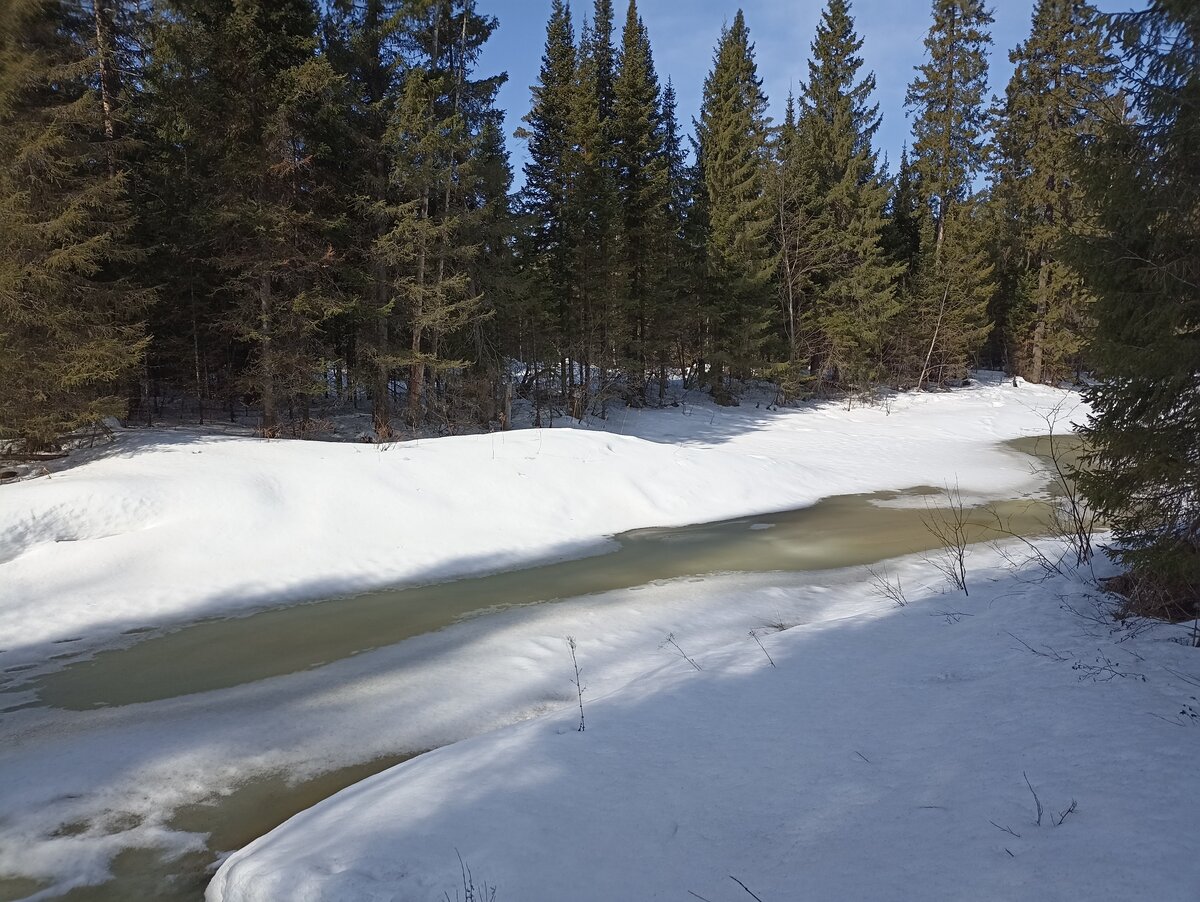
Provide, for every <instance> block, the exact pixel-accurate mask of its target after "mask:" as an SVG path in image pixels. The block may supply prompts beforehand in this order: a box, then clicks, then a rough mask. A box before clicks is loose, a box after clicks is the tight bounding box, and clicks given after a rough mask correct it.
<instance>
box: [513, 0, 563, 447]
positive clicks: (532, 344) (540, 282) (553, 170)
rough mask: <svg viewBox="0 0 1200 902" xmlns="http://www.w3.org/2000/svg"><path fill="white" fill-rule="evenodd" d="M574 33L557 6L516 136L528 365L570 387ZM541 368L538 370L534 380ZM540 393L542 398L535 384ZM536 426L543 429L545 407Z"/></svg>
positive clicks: (558, 1) (558, 3)
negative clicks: (524, 152)
mask: <svg viewBox="0 0 1200 902" xmlns="http://www.w3.org/2000/svg"><path fill="white" fill-rule="evenodd" d="M575 68H576V47H575V33H574V29H573V26H572V24H571V10H570V7H569V6H568V5H567V4H566V3H565V2H564V0H553V4H552V7H551V12H550V19H549V21H548V22H547V24H546V43H545V49H544V50H543V52H542V62H541V68H540V70H539V72H538V81H537V84H535V85H534V86H533V102H532V107H531V109H530V111H529V113H528V114H527V115H526V116H525V118H524V120H523V121H524V122H525V125H526V126H527V127H525V128H521V129H518V131H517V136H518V137H521V138H525V139H526V140H527V141H528V144H529V159H528V161H527V162H526V163H525V169H524V174H525V185H524V188H523V189H522V192H521V199H520V210H521V213H522V216H523V220H524V228H523V231H522V236H521V257H522V260H523V266H524V269H525V272H526V274H527V278H528V280H529V283H530V287H531V289H532V291H533V295H532V297H531V304H530V306H529V308H528V310H527V313H526V316H525V319H526V321H527V323H528V330H527V331H528V333H529V341H528V343H527V344H526V345H525V346H524V347H523V348H522V349H521V350H522V351H523V352H524V353H523V356H524V358H525V359H526V360H529V361H531V362H547V363H548V362H551V361H553V362H554V363H556V364H558V366H559V367H560V373H561V374H562V381H563V383H565V381H566V368H567V363H566V353H567V347H568V346H569V345H571V343H572V331H573V330H572V327H571V297H570V295H571V285H572V280H571V272H572V265H571V264H572V233H573V230H572V223H571V221H570V218H569V202H568V194H569V192H570V190H571V189H572V183H573V176H572V172H571V167H572V164H573V159H574V157H573V151H572V145H571V139H570V135H571V131H572V113H573V110H574V109H575V102H574V93H575V89H574V81H575ZM539 371H540V368H538V369H535V374H536V373H538V372H539ZM534 394H535V396H536V397H538V398H539V399H540V397H541V395H540V394H539V393H538V391H537V386H534ZM535 422H536V423H538V424H539V425H540V423H541V407H540V403H539V404H538V405H537V407H536V410H535Z"/></svg>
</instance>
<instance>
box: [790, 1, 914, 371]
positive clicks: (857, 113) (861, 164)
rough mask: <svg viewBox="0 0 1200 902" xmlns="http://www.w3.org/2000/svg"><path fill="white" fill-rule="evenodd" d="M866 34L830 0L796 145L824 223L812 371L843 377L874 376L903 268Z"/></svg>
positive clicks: (816, 237) (842, 5)
mask: <svg viewBox="0 0 1200 902" xmlns="http://www.w3.org/2000/svg"><path fill="white" fill-rule="evenodd" d="M862 43H863V42H862V39H861V38H860V37H859V36H858V35H857V33H856V32H855V30H854V21H853V19H852V18H851V17H850V9H849V4H848V3H847V2H846V0H829V2H828V3H827V5H826V8H825V10H824V12H823V13H822V16H821V21H820V23H819V24H818V26H817V33H816V38H815V39H814V41H813V43H812V55H811V58H810V62H809V67H808V68H809V77H808V81H807V83H806V84H805V85H804V90H803V92H802V93H801V97H800V114H799V120H798V123H797V134H796V144H797V148H796V153H797V154H799V155H801V156H802V157H804V158H805V159H806V161H807V172H806V173H804V175H802V176H801V177H807V178H809V179H811V181H812V187H811V188H810V189H809V190H810V191H812V192H814V195H815V202H816V204H817V207H818V209H819V211H820V215H819V217H814V221H816V222H819V223H820V224H821V229H820V230H819V233H818V234H812V235H810V236H808V240H809V241H812V242H815V243H816V245H817V247H815V248H814V250H815V251H816V255H817V259H818V260H819V261H820V263H819V270H818V272H817V273H816V280H815V286H814V287H815V292H814V296H813V300H814V304H813V307H812V309H811V310H810V315H811V318H812V323H813V326H814V328H815V332H816V341H815V347H814V348H813V350H814V353H813V358H814V366H813V372H812V375H813V376H814V377H816V378H817V379H818V380H819V379H821V378H822V377H823V375H824V374H825V373H826V372H828V373H829V374H830V375H831V376H832V378H833V380H834V382H836V383H852V384H859V385H861V384H864V383H866V382H870V381H872V380H874V379H877V378H878V376H879V375H880V368H881V366H882V360H883V344H884V340H885V331H884V330H885V328H886V324H887V322H888V320H889V318H890V317H891V316H892V315H894V313H895V303H894V294H895V286H894V283H895V280H896V277H897V276H898V275H899V268H898V267H897V266H895V265H893V264H892V263H890V262H889V261H888V260H887V258H886V256H885V254H884V249H883V246H882V234H883V229H884V219H883V211H884V207H885V205H886V204H887V200H888V187H887V185H886V183H885V182H884V181H883V180H881V179H880V177H879V173H878V171H877V168H878V167H877V157H876V154H875V151H874V150H873V149H872V146H871V141H872V138H873V137H874V134H875V132H876V130H877V129H878V127H879V107H878V105H877V104H874V103H872V102H871V95H872V94H873V93H874V89H875V76H874V74H872V73H868V74H867V75H865V76H863V77H862V78H861V79H859V78H858V71H859V69H860V68H861V67H862V58H861V57H860V56H858V52H859V51H860V50H861V49H862Z"/></svg>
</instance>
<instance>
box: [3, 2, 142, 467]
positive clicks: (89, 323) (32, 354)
mask: <svg viewBox="0 0 1200 902" xmlns="http://www.w3.org/2000/svg"><path fill="white" fill-rule="evenodd" d="M84 12H85V11H84V10H81V9H80V8H79V7H77V6H76V5H74V4H68V3H61V2H57V0H13V2H10V3H7V4H6V5H5V6H4V7H3V8H2V9H0V380H2V382H3V385H4V393H5V402H4V404H3V405H0V438H3V439H8V440H10V441H12V440H15V442H16V443H17V445H18V446H19V447H21V448H23V449H24V450H25V451H39V450H45V449H49V448H52V447H54V445H55V443H56V440H57V439H58V438H59V437H60V436H62V435H63V434H64V433H66V432H68V431H70V430H72V429H76V428H79V427H82V426H86V425H89V424H94V423H96V422H97V421H99V420H100V419H101V418H103V417H105V416H113V415H117V414H119V413H120V412H121V410H122V408H123V402H122V401H121V400H120V399H119V398H118V396H117V391H118V389H119V386H120V385H121V382H122V380H123V379H125V378H126V377H127V376H128V374H129V373H130V372H131V371H132V370H133V369H134V367H136V366H137V364H138V361H139V359H140V357H141V354H142V352H143V350H144V347H145V339H144V336H143V331H142V326H141V325H140V319H141V317H142V314H143V313H144V310H145V308H146V306H147V304H148V303H149V302H150V301H151V300H152V294H151V293H150V292H149V291H146V290H144V289H141V288H138V287H137V284H136V281H135V280H134V279H132V278H131V275H130V270H131V267H132V266H133V264H135V263H136V262H137V261H138V260H139V258H140V256H141V254H140V251H139V249H138V248H137V246H136V245H135V244H134V243H133V241H132V238H131V235H132V226H133V214H132V210H131V206H130V203H129V195H128V191H129V177H128V175H127V173H126V171H125V169H124V167H123V165H121V164H120V163H119V162H118V158H119V156H120V153H121V151H120V148H119V146H118V145H117V143H116V142H117V141H118V140H119V138H120V135H119V134H117V132H116V129H115V128H114V121H115V119H114V117H115V103H116V102H117V101H118V99H119V98H118V97H117V96H116V95H115V94H112V93H110V94H109V95H108V99H109V105H108V107H107V108H106V106H105V101H104V96H103V94H102V92H101V90H100V89H99V81H100V74H101V72H102V71H103V68H104V66H105V64H106V62H107V63H111V59H109V58H108V57H107V54H108V53H109V49H106V48H105V46H104V45H103V44H97V42H96V23H95V20H94V19H93V18H92V17H90V16H86V15H83V14H82V13H84ZM114 84H115V82H114V81H113V80H111V79H110V81H109V83H108V90H109V91H110V92H111V91H112V90H113V89H114Z"/></svg>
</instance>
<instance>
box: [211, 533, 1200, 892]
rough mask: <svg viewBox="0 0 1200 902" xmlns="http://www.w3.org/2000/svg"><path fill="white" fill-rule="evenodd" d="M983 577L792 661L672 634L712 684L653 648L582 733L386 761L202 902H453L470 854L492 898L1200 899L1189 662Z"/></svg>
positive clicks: (525, 733)
mask: <svg viewBox="0 0 1200 902" xmlns="http://www.w3.org/2000/svg"><path fill="white" fill-rule="evenodd" d="M972 568H973V569H972V582H973V584H974V587H975V591H973V592H972V594H971V596H970V597H969V598H965V597H963V596H962V595H961V593H949V594H947V592H946V591H945V588H944V586H939V585H938V584H937V581H936V579H935V578H934V577H935V574H934V572H933V571H932V570H931V568H930V567H929V566H928V564H925V563H923V562H921V561H917V560H906V561H902V562H896V563H894V565H893V569H894V571H895V572H896V573H897V574H899V575H901V576H902V577H903V578H904V581H905V583H906V585H910V586H923V587H924V588H921V589H919V590H918V591H916V592H914V593H912V594H911V596H910V602H911V603H910V604H909V605H908V606H907V607H904V608H895V607H889V606H888V605H886V604H884V603H881V602H880V601H879V599H874V603H873V604H870V605H864V599H865V598H868V597H869V596H870V593H869V591H868V588H867V585H866V584H865V582H861V581H849V582H846V583H844V584H842V585H839V586H836V587H835V588H834V589H833V590H832V595H833V596H834V597H833V598H831V599H830V600H829V601H828V602H827V604H826V605H825V608H824V611H823V614H822V616H821V617H820V618H819V619H818V620H816V621H815V622H811V623H807V624H803V625H798V626H795V627H793V628H791V629H789V630H786V631H784V632H779V633H775V634H771V635H763V636H761V638H762V640H763V643H764V645H765V646H766V649H767V651H768V652H769V653H770V656H771V658H772V659H773V660H774V662H775V664H776V665H777V666H775V667H772V666H771V665H770V664H769V663H768V661H767V659H766V657H765V655H764V654H763V653H762V652H761V651H760V649H759V648H758V647H757V646H756V645H755V644H754V643H753V642H751V641H750V640H749V639H748V638H747V637H746V636H745V635H744V634H743V635H742V636H741V637H739V636H738V635H737V633H736V632H734V631H732V630H731V631H730V632H729V633H728V634H727V635H726V637H725V641H724V642H723V643H719V644H716V645H708V644H706V643H705V642H704V641H703V640H699V639H698V637H695V636H688V635H686V634H681V635H680V637H679V639H680V642H681V645H683V647H684V648H685V650H686V651H687V652H688V654H689V655H691V656H692V657H694V658H695V659H696V660H697V662H698V664H699V665H700V666H701V667H702V668H703V669H702V670H700V671H696V670H695V669H693V668H692V667H691V666H689V664H688V663H686V662H685V661H684V660H682V659H681V658H679V657H672V656H670V655H667V654H666V653H663V654H662V657H661V660H660V661H659V663H658V664H657V665H656V666H653V667H650V668H647V669H646V670H645V671H644V672H643V673H642V674H641V675H639V676H638V677H636V678H635V679H632V680H630V681H629V682H628V683H626V684H624V685H622V686H620V687H619V688H616V689H612V690H611V691H609V683H608V681H607V680H604V681H602V686H601V687H600V691H589V692H588V693H586V694H585V699H584V704H585V710H586V716H587V729H586V732H582V733H580V732H577V730H576V722H577V720H578V714H577V711H576V709H575V707H574V704H573V699H572V703H567V704H564V705H563V706H562V708H561V709H560V710H558V711H555V712H552V713H548V714H547V715H545V716H543V717H541V718H538V719H535V720H531V721H527V722H524V723H520V724H517V725H514V726H511V727H508V728H505V729H502V730H498V731H495V732H492V733H488V734H486V735H482V736H479V737H476V738H474V739H471V740H468V741H465V742H460V743H458V744H456V745H453V746H449V747H446V748H442V749H439V750H437V751H434V752H430V753H428V754H426V755H422V756H420V757H418V758H416V759H413V760H411V761H409V762H406V763H404V764H402V765H400V766H398V767H395V768H393V769H391V770H388V771H385V772H383V773H381V774H379V775H377V776H375V777H373V778H371V779H369V780H366V781H364V782H362V783H360V784H358V785H355V786H353V787H351V788H349V789H347V790H344V791H343V792H341V793H340V794H338V795H336V796H334V797H332V798H331V799H328V800H326V801H325V802H323V803H320V804H318V805H317V806H315V807H314V808H311V809H309V810H308V811H306V812H304V813H302V814H300V815H298V816H297V817H295V818H293V819H292V820H290V821H289V822H287V823H286V824H284V825H283V826H282V827H280V828H278V829H277V830H275V831H274V832H272V833H270V834H268V835H267V836H265V837H263V838H261V839H259V840H257V841H256V842H254V843H252V844H251V845H250V846H248V847H247V848H245V849H243V850H241V851H240V852H238V853H236V854H234V855H233V856H232V857H231V858H230V859H229V860H228V861H227V862H226V863H225V864H224V865H223V867H222V868H221V869H220V871H219V872H218V874H217V876H216V878H215V879H214V880H213V882H212V883H211V885H210V887H209V890H208V895H207V898H208V900H209V902H268V900H278V899H289V900H292V902H316V900H326V902H328V900H384V899H414V900H415V899H430V900H432V899H443V898H455V897H456V895H455V894H456V893H461V890H462V886H463V884H462V877H461V871H460V864H459V859H458V856H459V855H460V854H461V856H462V860H463V861H464V862H466V864H467V865H468V866H469V867H470V869H471V873H472V875H473V878H474V882H475V885H476V888H477V889H478V888H482V887H485V886H486V887H495V888H496V890H497V894H496V898H497V899H521V900H552V899H576V900H581V902H589V900H597V902H598V900H611V899H680V898H690V896H689V895H688V894H689V893H692V894H695V896H697V897H701V898H705V899H709V900H714V902H715V900H736V899H742V898H749V897H748V896H747V895H746V893H745V892H744V891H743V889H742V888H741V887H739V886H738V885H737V884H736V883H735V882H734V881H733V879H732V878H736V879H737V880H739V881H741V882H742V883H744V884H745V886H746V887H747V888H748V889H750V890H751V891H753V893H755V894H756V896H757V897H759V898H762V899H764V900H781V899H798V898H813V899H846V898H849V899H918V898H919V899H926V900H942V899H945V900H957V899H964V898H970V899H989V900H1006V899H1012V900H1024V899H1031V898H1038V899H1049V900H1056V899H1061V900H1074V899H1092V900H1109V899H1111V900H1125V899H1134V898H1143V899H1156V900H1162V902H1170V900H1180V902H1184V900H1188V902H1190V900H1194V899H1195V898H1196V887H1197V886H1200V859H1198V858H1197V856H1196V855H1195V854H1194V852H1195V849H1194V837H1195V828H1196V826H1197V815H1196V810H1195V799H1196V793H1197V790H1198V789H1200V778H1198V777H1197V774H1196V770H1195V767H1194V753H1195V748H1196V742H1197V740H1198V737H1200V734H1197V732H1196V730H1197V729H1200V724H1197V723H1196V722H1195V718H1194V713H1193V715H1188V714H1187V711H1188V710H1193V711H1194V706H1195V698H1194V697H1195V695H1196V694H1197V687H1198V686H1200V682H1193V683H1189V682H1187V681H1186V680H1185V679H1183V678H1181V675H1184V676H1186V672H1188V671H1190V672H1191V673H1192V674H1193V675H1195V674H1196V673H1197V662H1196V655H1197V651H1196V650H1195V649H1193V648H1188V647H1185V646H1184V645H1183V644H1179V643H1177V642H1173V641H1170V640H1171V639H1179V638H1181V635H1180V633H1179V631H1177V630H1174V629H1172V628H1170V627H1165V626H1156V627H1153V628H1149V629H1147V630H1145V631H1144V632H1142V633H1141V634H1140V635H1135V634H1134V631H1120V630H1118V631H1116V632H1115V633H1114V632H1113V631H1112V630H1111V629H1109V628H1107V627H1106V626H1103V625H1101V624H1099V623H1096V622H1093V621H1092V620H1090V619H1088V618H1086V617H1081V616H1079V614H1076V613H1071V612H1070V611H1068V610H1066V609H1064V607H1063V606H1062V605H1061V604H1060V602H1059V601H1058V600H1057V599H1056V596H1062V597H1063V598H1065V599H1067V600H1068V601H1069V602H1070V604H1071V606H1072V607H1073V608H1075V609H1076V610H1092V609H1093V608H1091V607H1090V606H1093V605H1095V604H1097V603H1098V599H1097V598H1096V597H1095V594H1096V593H1095V589H1094V588H1089V585H1088V583H1087V582H1086V581H1084V580H1083V579H1081V578H1079V577H1077V576H1073V575H1067V576H1060V575H1050V576H1047V574H1045V573H1044V572H1042V571H1041V570H1040V569H1038V568H1037V567H1036V565H1026V566H1024V567H1019V568H1016V569H1014V568H1013V567H1012V566H1010V565H1009V564H1008V563H1007V562H1006V561H1005V560H1004V559H1003V558H1002V557H1001V556H999V555H998V554H997V553H996V552H994V551H986V550H976V551H974V552H972ZM723 588H724V591H725V592H727V593H728V596H727V599H726V600H727V603H728V604H729V605H731V606H735V605H737V604H739V603H740V602H741V600H742V597H741V592H740V591H739V587H738V585H737V583H736V582H733V583H727V584H725V586H724V587H723ZM749 594H753V592H751V593H749ZM1021 641H1026V642H1028V643H1030V645H1031V646H1033V647H1034V648H1035V649H1038V650H1041V651H1042V652H1043V654H1042V655H1038V654H1034V653H1031V652H1030V651H1029V650H1028V649H1026V648H1025V647H1024V646H1022V644H1021ZM600 644H601V647H600V648H599V649H597V648H596V643H594V642H589V641H588V639H586V638H584V639H581V641H580V645H579V653H580V661H581V665H582V667H583V668H584V671H585V680H586V679H587V677H586V674H587V672H588V670H589V669H591V668H594V667H596V666H597V663H596V662H597V661H599V662H603V660H604V658H605V656H606V654H608V651H607V650H606V649H605V648H604V647H603V646H604V643H600ZM1050 649H1052V650H1053V653H1051V652H1050V651H1049V650H1050ZM558 663H559V667H558V670H559V674H560V679H562V681H563V682H564V683H566V681H567V678H568V676H569V674H570V670H569V666H570V665H569V659H568V658H567V657H566V651H565V646H564V647H563V648H561V649H560V654H559V662H558ZM599 666H600V667H601V669H603V667H604V665H603V663H600V664H599ZM1106 666H1107V667H1108V668H1109V670H1105V669H1104V668H1105V667H1106ZM1110 671H1115V672H1117V673H1119V674H1120V675H1119V676H1111V675H1110ZM1143 678H1144V679H1143ZM568 688H572V687H568ZM1189 698H1190V699H1191V700H1190V702H1189ZM1189 704H1190V705H1191V706H1193V708H1191V709H1189V708H1188V705H1189ZM1026 778H1028V780H1029V783H1030V785H1031V786H1032V790H1033V791H1032V792H1031V789H1030V787H1028V786H1027V785H1026ZM1034 792H1036V794H1037V798H1038V799H1040V801H1041V803H1042V805H1043V806H1044V814H1043V815H1042V823H1041V824H1040V825H1038V824H1037V823H1036V820H1037V813H1036V803H1035V798H1034V795H1033V793H1034ZM1072 805H1074V806H1075V807H1074V809H1073V810H1072ZM1060 820H1061V823H1059V821H1060Z"/></svg>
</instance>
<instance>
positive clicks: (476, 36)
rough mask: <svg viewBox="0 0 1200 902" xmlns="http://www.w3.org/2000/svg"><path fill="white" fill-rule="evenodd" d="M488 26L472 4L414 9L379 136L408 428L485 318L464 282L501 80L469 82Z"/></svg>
mask: <svg viewBox="0 0 1200 902" xmlns="http://www.w3.org/2000/svg"><path fill="white" fill-rule="evenodd" d="M495 26H496V21H495V19H493V18H490V17H483V16H479V15H478V14H476V13H475V12H474V3H472V2H471V0H436V2H431V3H425V4H421V5H418V7H417V8H416V9H415V10H414V11H413V15H412V18H411V20H410V21H409V24H408V26H407V32H408V36H409V40H410V41H411V43H412V44H413V46H414V51H413V52H412V54H411V55H410V58H409V60H408V64H409V65H408V68H407V70H406V72H405V76H404V92H403V95H402V97H401V99H400V101H399V103H398V104H397V107H396V110H395V112H394V114H393V116H392V121H391V122H390V123H389V128H388V133H387V136H386V143H387V147H388V152H389V159H390V160H391V173H390V179H391V181H392V183H393V184H394V185H395V186H396V187H397V189H398V193H399V198H400V203H399V206H398V207H396V208H395V209H394V210H393V211H390V212H391V215H392V217H393V226H392V228H391V229H390V230H389V232H388V233H387V234H386V235H384V236H383V237H382V238H381V239H380V240H379V241H378V242H377V243H376V252H377V253H378V254H379V255H380V256H381V257H382V258H383V259H384V260H385V261H386V262H387V263H388V264H389V266H391V267H392V269H393V271H394V272H395V273H396V283H395V290H396V299H397V306H398V307H399V308H400V309H401V310H402V311H403V312H404V314H405V320H406V323H407V328H408V333H409V343H408V347H407V349H406V353H405V354H404V355H403V363H404V364H405V365H406V366H407V367H408V414H407V416H408V421H409V424H410V425H413V426H416V425H419V424H421V423H422V422H423V421H424V419H425V413H426V409H427V407H428V406H429V405H428V404H427V400H426V398H425V394H426V391H425V389H426V383H427V381H429V379H430V377H432V378H434V379H436V378H437V377H438V375H439V374H441V373H444V372H447V371H450V370H459V369H461V368H463V367H464V366H465V364H466V361H464V360H461V359H458V358H456V357H454V356H452V355H450V354H448V353H447V342H448V340H449V339H450V338H451V336H452V334H453V333H454V332H455V330H458V329H461V328H462V327H464V326H466V325H467V324H468V323H469V322H470V321H471V320H472V319H473V318H474V317H476V316H478V315H480V314H481V313H482V311H483V306H482V300H483V299H482V297H481V295H480V294H479V293H478V292H477V290H476V288H477V285H476V283H474V282H473V281H472V279H471V270H472V261H473V259H474V256H475V254H476V252H477V250H478V237H479V236H478V228H479V222H480V220H481V218H482V209H481V205H480V204H479V203H478V202H477V198H476V196H475V193H474V186H475V179H476V175H475V167H476V165H477V163H478V160H479V153H478V142H479V136H480V134H481V132H482V131H483V129H484V128H485V126H486V123H487V122H488V121H489V119H490V118H491V106H492V102H493V100H494V98H495V94H496V91H497V89H498V88H499V86H500V84H501V83H502V82H503V76H497V77H493V78H480V79H474V78H471V77H470V76H471V75H472V74H473V70H474V66H475V63H476V61H477V60H478V57H479V53H480V50H481V48H482V46H483V44H484V43H485V42H486V40H487V39H488V37H489V36H490V35H491V33H492V31H493V30H494V28H495ZM435 400H439V399H435Z"/></svg>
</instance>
